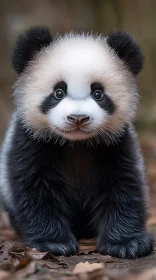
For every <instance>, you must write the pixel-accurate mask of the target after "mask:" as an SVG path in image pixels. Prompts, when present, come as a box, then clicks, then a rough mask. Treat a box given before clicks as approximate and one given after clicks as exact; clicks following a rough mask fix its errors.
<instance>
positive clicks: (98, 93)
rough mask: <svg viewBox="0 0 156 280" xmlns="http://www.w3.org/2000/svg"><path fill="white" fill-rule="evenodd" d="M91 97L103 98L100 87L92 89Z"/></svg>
mask: <svg viewBox="0 0 156 280" xmlns="http://www.w3.org/2000/svg"><path fill="white" fill-rule="evenodd" d="M93 97H94V99H95V100H97V101H100V100H102V98H103V92H102V91H101V90H100V89H97V90H95V91H94V93H93Z"/></svg>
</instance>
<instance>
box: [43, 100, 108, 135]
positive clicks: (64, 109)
mask: <svg viewBox="0 0 156 280" xmlns="http://www.w3.org/2000/svg"><path fill="white" fill-rule="evenodd" d="M71 114H75V115H87V116H89V117H90V121H89V124H87V125H84V126H83V127H82V129H83V131H84V132H87V133H84V132H83V131H75V129H74V128H72V127H71V124H69V123H68V122H67V116H69V115H71ZM48 118H49V123H51V129H55V130H56V131H57V129H59V130H60V131H59V132H60V134H61V135H62V136H64V137H66V138H68V139H71V140H79V139H86V138H90V136H91V135H93V134H94V131H95V130H96V128H97V127H99V126H101V125H102V124H103V123H104V121H106V119H107V113H106V112H105V111H104V110H102V109H101V108H100V107H99V106H98V104H97V103H96V102H95V101H94V100H93V99H92V98H86V99H85V100H81V99H80V100H72V99H71V98H70V97H66V98H64V99H63V100H62V101H61V102H60V103H59V104H58V105H57V106H56V107H55V108H53V109H51V110H50V111H49V113H48ZM63 131H66V132H67V131H68V132H69V133H64V132H63Z"/></svg>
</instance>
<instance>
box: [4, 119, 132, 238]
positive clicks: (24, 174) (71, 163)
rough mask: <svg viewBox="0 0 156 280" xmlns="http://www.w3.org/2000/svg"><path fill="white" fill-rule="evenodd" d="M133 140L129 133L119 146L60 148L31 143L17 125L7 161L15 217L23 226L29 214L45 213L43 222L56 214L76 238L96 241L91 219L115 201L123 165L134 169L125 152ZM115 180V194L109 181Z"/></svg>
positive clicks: (124, 170) (123, 173) (48, 144)
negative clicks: (23, 218)
mask: <svg viewBox="0 0 156 280" xmlns="http://www.w3.org/2000/svg"><path fill="white" fill-rule="evenodd" d="M131 141H132V140H131V139H130V137H129V133H128V130H127V131H125V135H124V137H123V138H122V139H120V141H119V142H118V143H115V144H114V145H112V146H109V147H108V146H106V145H105V144H103V145H97V146H96V147H92V146H87V145H84V144H83V143H79V144H76V145H75V146H74V145H73V146H70V145H68V143H66V144H64V145H63V146H61V145H59V144H55V143H54V142H53V141H49V142H47V143H46V142H41V141H40V142H38V141H36V140H33V139H31V138H30V136H29V135H28V134H27V133H25V131H24V130H23V128H21V125H20V123H17V125H16V131H15V135H14V138H13V145H12V149H11V150H10V152H9V156H8V158H9V160H8V170H9V172H8V173H9V180H10V182H11V188H12V193H13V200H14V204H15V205H16V215H17V216H20V212H21V213H22V212H23V213H24V215H25V225H26V224H27V223H29V222H30V217H29V215H30V214H31V211H32V212H33V213H34V212H35V213H36V214H35V215H37V214H38V211H39V212H44V211H45V215H44V216H46V215H47V217H48V219H47V220H49V219H50V217H51V219H53V218H52V217H53V213H54V211H57V215H63V216H66V217H67V219H69V220H70V222H71V224H72V226H73V227H74V230H75V232H76V235H77V236H78V237H92V236H94V235H95V226H92V220H93V219H94V218H97V219H98V217H96V215H95V217H94V212H97V210H98V208H99V209H100V208H101V205H103V208H106V209H107V207H108V204H109V202H110V201H112V200H115V199H119V194H120V193H121V187H120V185H119V184H118V183H119V181H120V177H122V178H121V182H122V184H121V185H123V184H124V182H123V181H124V177H125V178H126V176H127V175H126V172H127V164H132V169H134V167H133V161H134V158H135V155H133V150H131V151H130V150H129V145H130V144H131ZM125 157H126V160H125ZM116 180H117V184H116V186H115V188H116V189H114V183H113V184H112V181H113V182H115V181H116ZM127 191H129V192H132V190H131V189H130V188H129V190H126V191H125V189H124V188H123V190H122V195H123V196H124V192H125V194H126V193H127ZM104 201H105V202H104ZM31 209H32V210H31ZM28 211H29V212H30V214H28ZM99 213H100V210H99ZM43 223H45V221H43ZM88 229H89V230H88Z"/></svg>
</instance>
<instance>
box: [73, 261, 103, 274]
mask: <svg viewBox="0 0 156 280" xmlns="http://www.w3.org/2000/svg"><path fill="white" fill-rule="evenodd" d="M103 268H104V263H89V262H85V263H83V262H81V263H78V264H77V265H76V266H75V268H74V269H73V273H75V274H77V273H85V272H91V271H95V270H99V269H103Z"/></svg>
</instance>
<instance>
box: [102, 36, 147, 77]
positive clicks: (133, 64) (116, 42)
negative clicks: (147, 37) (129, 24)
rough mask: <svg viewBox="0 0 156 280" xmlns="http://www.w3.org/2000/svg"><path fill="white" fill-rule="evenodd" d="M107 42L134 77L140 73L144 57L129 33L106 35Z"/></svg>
mask: <svg viewBox="0 0 156 280" xmlns="http://www.w3.org/2000/svg"><path fill="white" fill-rule="evenodd" d="M107 42H108V44H109V46H110V47H111V48H112V49H114V50H115V52H116V54H117V55H118V56H119V57H120V58H121V59H122V60H123V61H124V62H125V63H126V65H127V66H128V68H129V70H130V71H131V72H132V73H133V74H134V75H137V74H138V73H139V72H140V71H141V69H142V67H143V62H144V57H143V54H142V51H141V49H140V47H139V45H138V43H137V42H136V41H135V40H134V39H133V38H132V37H131V36H130V34H129V33H126V32H121V31H113V32H111V33H110V34H109V35H108V37H107Z"/></svg>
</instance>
